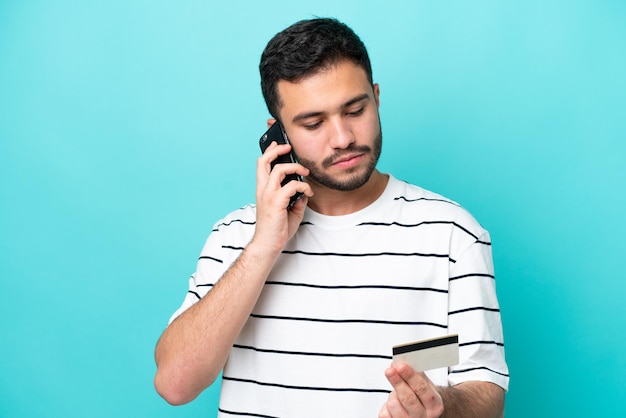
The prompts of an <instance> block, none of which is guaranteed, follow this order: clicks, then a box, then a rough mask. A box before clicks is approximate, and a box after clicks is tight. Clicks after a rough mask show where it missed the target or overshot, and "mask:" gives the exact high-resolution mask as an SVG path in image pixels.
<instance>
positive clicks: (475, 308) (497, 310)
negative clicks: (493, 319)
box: [448, 306, 500, 315]
mask: <svg viewBox="0 0 626 418" xmlns="http://www.w3.org/2000/svg"><path fill="white" fill-rule="evenodd" d="M471 311H488V312H500V309H497V308H487V307H484V306H474V307H472V308H465V309H459V310H458V311H451V312H448V315H456V314H460V313H465V312H471Z"/></svg>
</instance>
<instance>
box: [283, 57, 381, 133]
mask: <svg viewBox="0 0 626 418" xmlns="http://www.w3.org/2000/svg"><path fill="white" fill-rule="evenodd" d="M277 90H278V95H279V98H280V103H281V107H280V110H279V113H280V117H281V119H282V120H284V121H288V120H291V118H293V117H294V116H295V115H297V114H301V113H330V112H334V111H337V110H339V109H341V107H342V106H343V105H344V104H345V103H347V102H349V101H350V100H352V99H353V98H354V97H356V96H359V95H363V94H368V95H371V94H372V93H371V92H372V86H371V84H370V82H369V79H368V77H367V74H366V72H365V70H364V69H363V68H362V67H361V66H360V65H357V64H355V63H353V62H351V61H341V62H339V63H337V64H335V65H332V66H330V67H328V68H324V69H323V70H321V71H319V72H317V73H315V74H312V75H310V76H308V77H305V78H303V79H301V80H298V81H296V82H291V81H287V80H280V81H279V82H278V84H277Z"/></svg>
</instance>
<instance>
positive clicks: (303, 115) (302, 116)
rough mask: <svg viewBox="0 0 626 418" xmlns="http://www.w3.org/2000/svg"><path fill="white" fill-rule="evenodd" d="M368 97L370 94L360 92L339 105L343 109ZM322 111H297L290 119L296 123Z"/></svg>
mask: <svg viewBox="0 0 626 418" xmlns="http://www.w3.org/2000/svg"><path fill="white" fill-rule="evenodd" d="M369 97H370V96H369V94H367V93H363V94H360V95H358V96H356V97H355V98H353V99H350V100H348V101H347V102H345V103H344V104H343V105H341V108H342V109H345V108H346V107H350V106H352V105H353V104H355V103H358V102H361V101H363V100H365V99H369ZM324 113H325V112H304V113H299V114H297V115H296V116H294V117H293V119H292V120H291V121H292V122H294V123H296V122H298V121H301V120H303V119H308V118H313V117H317V116H321V115H323V114H324Z"/></svg>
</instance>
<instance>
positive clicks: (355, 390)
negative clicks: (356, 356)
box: [222, 376, 390, 393]
mask: <svg viewBox="0 0 626 418" xmlns="http://www.w3.org/2000/svg"><path fill="white" fill-rule="evenodd" d="M222 380H230V381H232V382H239V383H251V384H255V385H260V386H271V387H277V388H283V389H295V390H314V391H327V392H361V393H390V391H389V390H387V389H366V388H328V387H317V386H296V385H285V384H282V383H271V382H261V381H258V380H252V379H240V378H237V377H230V376H222Z"/></svg>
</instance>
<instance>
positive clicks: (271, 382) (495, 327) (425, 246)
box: [170, 176, 509, 418]
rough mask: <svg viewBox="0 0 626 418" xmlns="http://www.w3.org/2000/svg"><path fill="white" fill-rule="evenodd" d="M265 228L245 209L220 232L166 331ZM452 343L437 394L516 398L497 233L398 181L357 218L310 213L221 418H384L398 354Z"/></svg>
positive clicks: (233, 359) (236, 356)
mask: <svg viewBox="0 0 626 418" xmlns="http://www.w3.org/2000/svg"><path fill="white" fill-rule="evenodd" d="M255 219H256V218H255V207H254V206H253V205H249V206H246V207H244V208H241V209H239V210H236V211H234V212H232V213H231V214H229V215H228V216H227V217H226V218H224V219H223V220H221V221H220V222H218V223H216V225H215V227H214V229H213V231H212V233H211V234H210V236H209V238H208V239H207V242H206V244H205V246H204V248H203V250H202V253H201V256H200V259H199V261H198V267H197V271H196V273H194V274H193V275H192V277H191V279H190V280H189V291H188V293H187V296H186V298H185V300H184V302H183V305H182V306H181V307H180V309H178V310H177V311H176V312H175V313H174V315H173V316H172V319H171V320H170V321H172V320H174V319H175V318H176V317H177V316H178V315H180V314H181V313H182V312H183V311H185V310H186V309H188V308H189V307H190V306H191V305H193V304H194V303H195V302H197V301H198V300H199V299H200V298H202V297H203V296H204V295H205V294H206V293H207V292H208V291H210V289H211V288H212V286H213V285H214V284H215V283H216V282H217V280H219V278H220V277H221V276H222V274H223V273H224V271H226V270H227V269H228V267H229V266H230V265H231V264H232V263H233V262H234V260H235V259H236V258H237V257H238V255H239V254H240V253H241V251H242V250H243V248H244V247H245V246H246V245H247V243H248V242H249V241H250V239H251V237H252V235H253V233H254V228H255ZM233 303H237V301H236V300H233ZM198 332H202V330H198ZM447 334H458V335H459V346H460V349H459V350H460V351H459V357H460V362H459V364H458V365H456V366H453V367H450V368H441V369H436V370H431V371H428V372H427V373H426V374H427V375H428V376H429V378H430V379H431V380H432V381H433V382H434V383H435V384H436V385H442V386H448V385H455V384H458V383H461V382H465V381H472V380H479V381H488V382H493V383H495V384H497V385H499V386H501V387H502V388H504V389H505V390H507V389H508V383H509V375H508V369H507V365H506V362H505V358H504V343H503V335H502V324H501V319H500V310H499V305H498V300H497V297H496V290H495V278H494V271H493V262H492V256H491V242H490V237H489V234H488V232H487V231H485V230H484V229H483V228H482V227H481V226H480V225H479V224H478V223H477V222H476V220H475V219H474V218H473V217H472V216H471V215H470V214H469V213H468V212H467V211H465V210H464V209H463V208H461V207H460V206H459V205H458V204H457V203H455V202H453V201H451V200H448V199H446V198H444V197H442V196H440V195H437V194H434V193H432V192H429V191H426V190H424V189H422V188H420V187H417V186H414V185H410V184H408V183H405V182H401V181H399V180H397V179H395V178H394V177H392V176H390V178H389V183H388V185H387V187H386V189H385V191H384V193H383V194H382V195H381V196H380V197H379V198H378V199H377V200H376V201H375V202H374V203H372V204H371V205H369V206H368V207H366V208H364V209H363V210H360V211H358V212H356V213H352V214H349V215H345V216H325V215H321V214H319V213H316V212H314V211H313V210H310V209H308V208H307V211H306V213H305V217H304V219H303V222H302V223H301V226H300V228H299V229H298V231H297V233H296V235H295V236H294V237H293V238H292V239H291V240H290V241H289V243H288V244H287V246H286V248H285V249H284V251H283V252H282V254H281V255H280V257H279V259H278V260H277V262H276V264H275V267H274V269H273V270H272V272H271V274H270V276H269V277H268V278H267V281H266V284H265V287H264V290H263V292H262V294H261V296H260V298H259V300H258V302H257V304H256V306H255V307H254V309H253V312H252V314H251V316H250V318H249V320H248V322H247V323H246V325H245V326H244V329H243V330H242V332H241V334H240V335H239V337H238V338H237V340H236V342H235V345H234V347H233V349H232V350H231V353H230V356H229V359H228V362H227V363H226V366H225V368H224V371H223V380H222V392H221V397H220V407H219V411H220V412H219V417H232V416H241V415H243V416H252V417H329V416H336V417H343V418H348V417H359V418H361V417H366V416H376V414H377V413H378V411H379V410H380V408H381V406H382V405H383V403H384V402H385V401H386V399H387V396H388V394H389V392H390V391H391V386H390V384H389V383H388V382H387V380H386V378H385V376H384V371H385V369H386V368H387V367H388V366H389V365H390V363H391V350H392V346H393V345H396V344H402V343H406V342H411V341H415V340H420V339H424V338H431V337H438V336H443V335H447Z"/></svg>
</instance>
